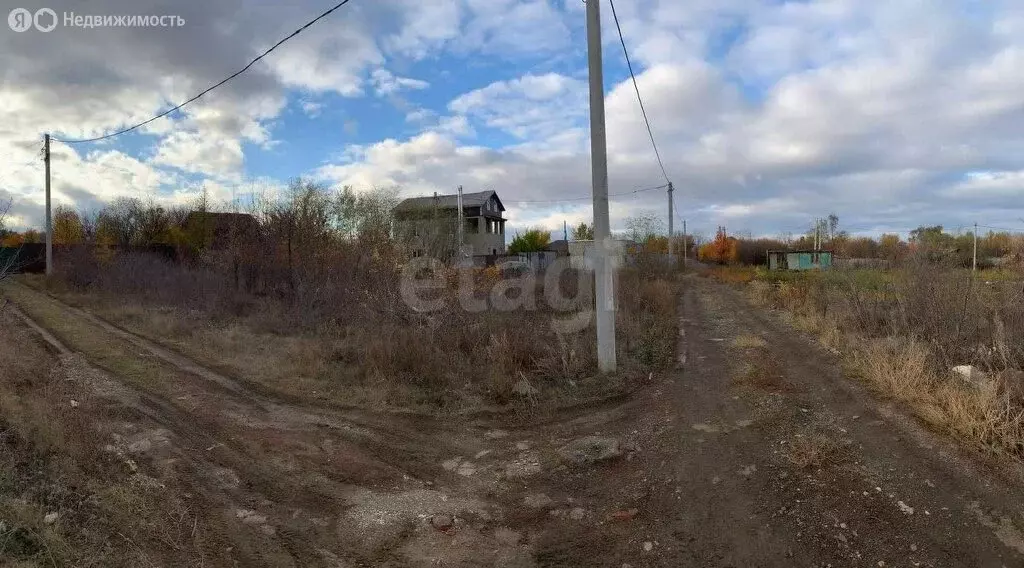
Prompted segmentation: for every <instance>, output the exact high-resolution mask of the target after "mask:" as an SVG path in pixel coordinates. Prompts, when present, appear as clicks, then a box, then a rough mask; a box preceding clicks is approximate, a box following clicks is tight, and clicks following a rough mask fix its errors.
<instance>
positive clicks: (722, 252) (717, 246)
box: [697, 227, 738, 264]
mask: <svg viewBox="0 0 1024 568" xmlns="http://www.w3.org/2000/svg"><path fill="white" fill-rule="evenodd" d="M697 255H698V256H699V257H700V259H701V260H704V261H707V262H714V263H717V264H728V263H730V262H736V259H737V256H738V251H737V242H736V239H734V238H732V237H730V236H729V235H728V234H726V232H725V227H719V228H718V232H717V233H715V240H713V241H711V242H710V243H707V244H705V245H703V246H702V247H700V250H698V251H697Z"/></svg>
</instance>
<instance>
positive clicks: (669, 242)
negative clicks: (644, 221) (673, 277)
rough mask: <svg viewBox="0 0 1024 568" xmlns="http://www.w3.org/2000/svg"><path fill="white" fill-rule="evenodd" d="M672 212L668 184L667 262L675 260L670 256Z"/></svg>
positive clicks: (669, 185)
mask: <svg viewBox="0 0 1024 568" xmlns="http://www.w3.org/2000/svg"><path fill="white" fill-rule="evenodd" d="M672 212H673V209H672V182H668V260H669V262H672V259H673V258H675V257H674V256H673V255H672V252H673V250H672V249H673V246H672V236H673V235H672V221H673V218H672V217H673V213H672Z"/></svg>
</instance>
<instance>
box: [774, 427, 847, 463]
mask: <svg viewBox="0 0 1024 568" xmlns="http://www.w3.org/2000/svg"><path fill="white" fill-rule="evenodd" d="M839 450H840V446H839V444H837V443H836V441H835V440H833V439H832V438H829V437H828V436H825V435H823V434H810V435H805V436H800V437H797V438H793V439H792V440H790V442H789V444H787V446H786V448H785V450H783V456H784V457H785V458H786V460H788V461H789V462H790V463H792V464H793V465H795V466H797V467H799V468H814V469H817V468H821V467H824V466H826V465H829V464H830V463H832V462H834V461H835V460H836V459H838V457H839Z"/></svg>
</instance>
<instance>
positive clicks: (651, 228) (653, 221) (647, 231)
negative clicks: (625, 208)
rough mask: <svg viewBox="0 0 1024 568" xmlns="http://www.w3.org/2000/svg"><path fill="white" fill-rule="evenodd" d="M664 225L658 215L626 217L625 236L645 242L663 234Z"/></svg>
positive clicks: (635, 240)
mask: <svg viewBox="0 0 1024 568" xmlns="http://www.w3.org/2000/svg"><path fill="white" fill-rule="evenodd" d="M664 227H665V225H664V223H662V220H661V219H660V218H658V217H653V216H650V215H646V216H640V217H630V218H629V219H626V236H627V237H628V238H629V239H631V240H632V241H634V242H637V243H640V244H646V243H647V241H650V240H651V239H654V238H656V237H658V236H661V235H663V234H664V233H665V231H664Z"/></svg>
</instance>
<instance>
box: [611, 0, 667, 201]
mask: <svg viewBox="0 0 1024 568" xmlns="http://www.w3.org/2000/svg"><path fill="white" fill-rule="evenodd" d="M594 1H597V0H594ZM608 3H609V4H611V5H612V18H614V19H615V29H616V30H618V32H619V43H621V44H622V54H623V55H624V56H625V57H626V66H627V67H628V68H629V76H630V78H631V79H633V89H634V90H636V100H637V102H639V103H640V112H641V113H642V114H643V115H644V124H646V125H647V135H648V136H650V138H651V146H653V147H654V156H655V157H656V158H658V167H659V168H661V175H662V177H664V178H665V182H666V183H668V181H669V180H668V174H667V173H666V172H665V164H664V163H662V161H661V153H660V152H658V144H657V143H655V142H654V131H652V130H651V121H650V120H648V119H647V109H645V108H644V99H643V97H641V96H640V87H639V86H637V84H636V75H635V74H634V73H633V63H632V62H630V60H629V51H628V50H627V49H626V40H625V39H624V38H623V37H622V26H620V25H619V15H618V14H616V13H615V0H608Z"/></svg>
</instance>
